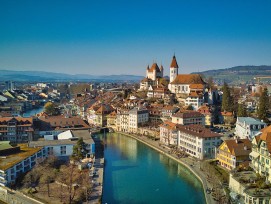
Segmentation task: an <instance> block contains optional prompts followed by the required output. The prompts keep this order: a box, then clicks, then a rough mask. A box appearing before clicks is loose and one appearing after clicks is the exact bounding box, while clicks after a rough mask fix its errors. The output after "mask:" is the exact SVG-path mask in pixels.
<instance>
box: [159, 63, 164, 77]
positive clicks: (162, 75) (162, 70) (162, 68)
mask: <svg viewBox="0 0 271 204" xmlns="http://www.w3.org/2000/svg"><path fill="white" fill-rule="evenodd" d="M160 72H161V78H163V77H164V67H163V65H161V67H160Z"/></svg>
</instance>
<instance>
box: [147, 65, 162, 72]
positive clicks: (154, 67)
mask: <svg viewBox="0 0 271 204" xmlns="http://www.w3.org/2000/svg"><path fill="white" fill-rule="evenodd" d="M154 70H156V72H160V69H159V67H158V65H157V63H153V64H152V66H151V68H150V69H149V72H153V71H154Z"/></svg>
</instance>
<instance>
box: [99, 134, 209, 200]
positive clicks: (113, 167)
mask: <svg viewBox="0 0 271 204" xmlns="http://www.w3.org/2000/svg"><path fill="white" fill-rule="evenodd" d="M101 137H102V136H101ZM104 141H105V149H104V156H105V169H104V186H103V197H102V203H108V204H111V203H128V204H134V203H139V204H143V203H146V204H147V203H163V204H164V203H165V204H167V203H184V204H192V203H193V204H201V203H203V204H205V198H204V192H203V189H202V186H201V183H200V181H199V180H198V179H196V177H195V176H194V175H193V174H192V173H191V172H190V171H189V170H188V169H186V168H185V167H184V166H182V165H181V164H179V163H177V162H176V161H174V160H172V159H169V158H168V157H166V156H165V155H163V154H160V153H158V152H157V151H155V150H153V149H151V148H150V147H148V146H146V145H145V144H143V143H141V142H138V141H137V140H135V139H133V138H130V137H127V136H125V135H121V134H117V133H109V134H107V135H106V136H105V138H104Z"/></svg>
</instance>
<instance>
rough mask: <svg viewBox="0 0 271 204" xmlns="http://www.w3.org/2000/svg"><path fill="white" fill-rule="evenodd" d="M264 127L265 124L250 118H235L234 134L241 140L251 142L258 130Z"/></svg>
mask: <svg viewBox="0 0 271 204" xmlns="http://www.w3.org/2000/svg"><path fill="white" fill-rule="evenodd" d="M265 127H266V123H264V122H261V121H260V120H256V119H254V118H251V117H237V121H236V127H235V134H236V135H237V136H238V137H239V138H241V139H245V138H248V139H249V140H253V138H254V136H255V135H257V134H258V133H260V130H261V129H263V128H265Z"/></svg>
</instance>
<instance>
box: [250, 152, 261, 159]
mask: <svg viewBox="0 0 271 204" xmlns="http://www.w3.org/2000/svg"><path fill="white" fill-rule="evenodd" d="M249 156H252V157H253V158H257V157H258V156H260V154H259V153H258V152H251V153H250V154H249Z"/></svg>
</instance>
